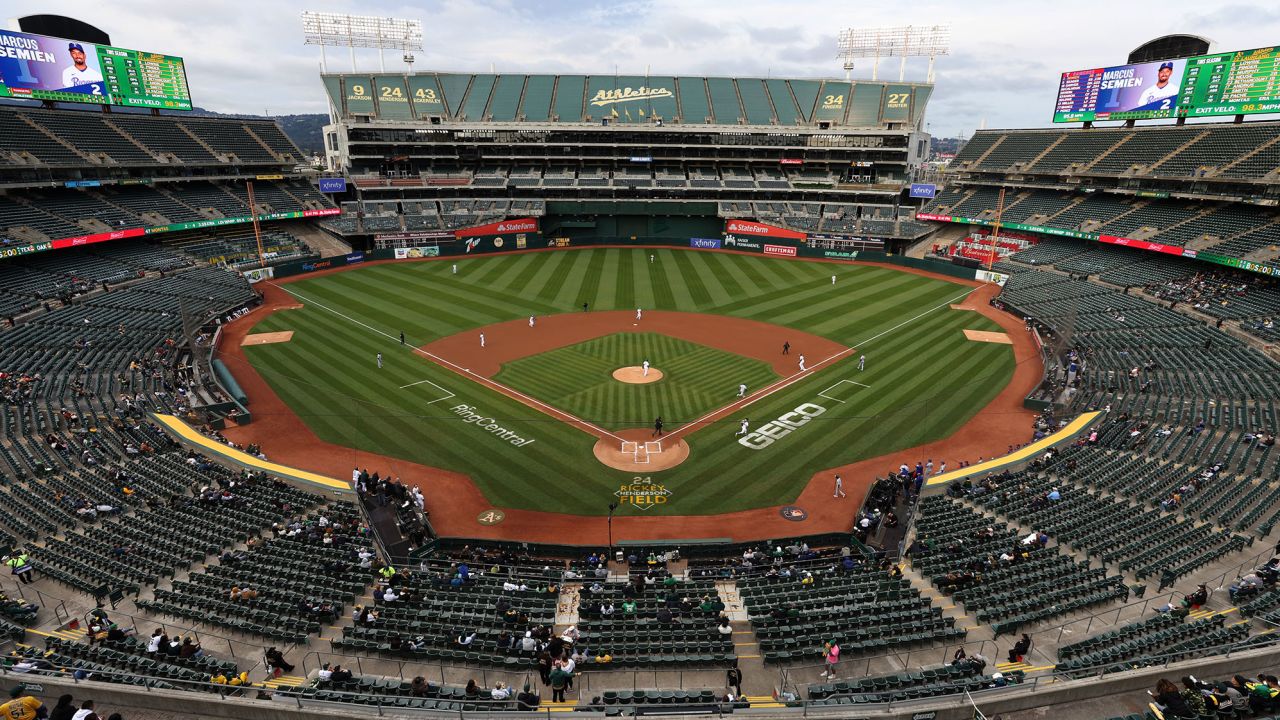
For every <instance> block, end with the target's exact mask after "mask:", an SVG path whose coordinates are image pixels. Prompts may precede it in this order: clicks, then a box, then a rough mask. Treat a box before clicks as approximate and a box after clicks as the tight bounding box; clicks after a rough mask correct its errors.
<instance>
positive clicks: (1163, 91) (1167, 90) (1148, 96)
mask: <svg viewBox="0 0 1280 720" xmlns="http://www.w3.org/2000/svg"><path fill="white" fill-rule="evenodd" d="M1177 94H1178V86H1177V85H1175V84H1174V83H1173V80H1172V79H1170V81H1169V82H1167V83H1165V85H1164V87H1159V86H1156V85H1152V86H1151V87H1149V88H1147V89H1146V90H1145V91H1143V93H1142V99H1141V100H1139V101H1138V105H1139V106H1141V105H1150V104H1151V103H1153V102H1156V101H1157V100H1163V99H1165V98H1170V97H1173V96H1174V95H1177Z"/></svg>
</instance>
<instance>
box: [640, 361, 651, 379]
mask: <svg viewBox="0 0 1280 720" xmlns="http://www.w3.org/2000/svg"><path fill="white" fill-rule="evenodd" d="M640 367H642V368H644V376H645V377H649V361H648V360H645V361H644V362H642V363H640Z"/></svg>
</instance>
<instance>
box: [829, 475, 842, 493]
mask: <svg viewBox="0 0 1280 720" xmlns="http://www.w3.org/2000/svg"><path fill="white" fill-rule="evenodd" d="M831 497H837V498H842V497H845V494H844V480H843V479H841V477H840V476H839V475H838V474H837V475H836V491H835V493H834V494H832V495H831Z"/></svg>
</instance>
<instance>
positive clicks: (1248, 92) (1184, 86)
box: [1053, 47, 1280, 122]
mask: <svg viewBox="0 0 1280 720" xmlns="http://www.w3.org/2000/svg"><path fill="white" fill-rule="evenodd" d="M1275 112H1280V48H1276V47H1268V48H1259V49H1256V50H1244V51H1240V52H1227V53H1216V54H1213V55H1201V56H1198V57H1193V58H1183V59H1178V60H1164V61H1156V62H1149V63H1139V64H1136V65H1117V66H1114V67H1106V68H1093V69H1090V70H1073V71H1071V72H1066V73H1063V74H1062V79H1061V81H1060V82H1059V84H1058V98H1057V107H1056V108H1055V110H1054V115H1053V121H1054V122H1083V121H1091V120H1155V119H1160V118H1177V117H1212V116H1217V115H1249V114H1257V113H1275Z"/></svg>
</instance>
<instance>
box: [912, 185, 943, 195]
mask: <svg viewBox="0 0 1280 720" xmlns="http://www.w3.org/2000/svg"><path fill="white" fill-rule="evenodd" d="M937 195H938V186H937V185H934V184H933V183H911V197H913V198H932V197H937Z"/></svg>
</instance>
